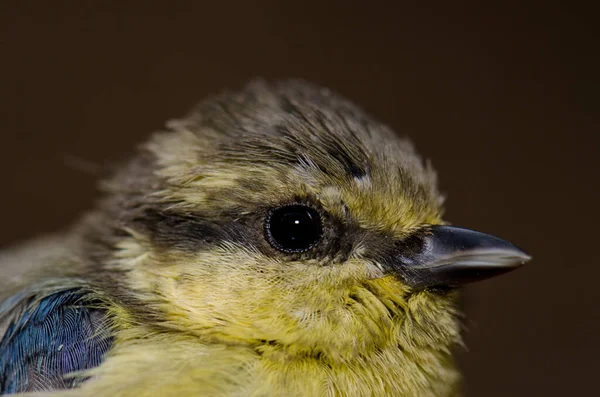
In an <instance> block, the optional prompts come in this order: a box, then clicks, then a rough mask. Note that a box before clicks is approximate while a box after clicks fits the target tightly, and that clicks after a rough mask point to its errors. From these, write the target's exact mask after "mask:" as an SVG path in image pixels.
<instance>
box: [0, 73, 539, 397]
mask: <svg viewBox="0 0 600 397" xmlns="http://www.w3.org/2000/svg"><path fill="white" fill-rule="evenodd" d="M102 189H103V191H104V195H103V198H102V199H101V200H100V201H99V202H98V204H97V206H96V207H95V209H93V210H92V211H91V212H89V213H87V214H85V215H84V216H83V217H82V218H81V219H80V220H79V221H78V222H77V223H76V224H75V225H74V226H73V227H72V228H70V229H69V231H68V232H67V233H66V234H64V235H60V236H56V237H52V238H47V239H42V240H40V241H37V242H33V243H29V244H26V245H24V246H22V247H21V248H15V249H13V250H11V251H9V252H5V253H3V254H2V256H0V263H1V268H0V269H2V270H1V271H2V275H3V277H2V284H1V285H0V291H1V292H0V302H3V303H1V306H0V394H13V393H27V392H33V393H36V394H35V395H36V396H60V397H66V396H83V397H92V396H93V397H102V396H111V397H114V396H140V397H144V396H174V397H188V396H252V397H259V396H261V397H263V396H264V397H268V396H286V397H287V396H290V397H294V396H349V397H350V396H400V397H450V396H452V397H455V396H459V395H460V394H461V392H460V374H459V372H458V370H457V368H456V366H455V363H454V360H453V357H452V350H453V348H454V347H456V346H457V345H460V344H461V337H460V315H459V312H458V310H457V303H456V298H457V287H459V286H461V285H463V284H465V283H469V282H473V281H478V280H482V279H485V278H488V277H491V276H495V275H498V274H501V273H505V272H507V271H510V270H513V269H515V268H517V267H519V266H520V265H521V264H523V263H524V262H526V261H527V260H528V259H529V257H528V256H527V254H525V253H524V252H523V251H521V250H520V249H518V248H516V247H515V246H513V245H512V244H510V243H508V242H506V241H503V240H500V239H498V238H496V237H492V236H490V235H487V234H483V233H479V232H476V231H472V230H467V229H462V228H459V227H454V226H449V225H448V224H446V223H444V222H443V221H442V218H441V215H442V201H443V200H442V197H441V196H440V194H439V193H438V190H437V188H436V176H435V173H434V171H433V170H432V169H431V167H430V166H429V165H424V164H423V161H422V160H421V158H420V157H419V156H418V154H417V153H416V152H415V150H414V149H413V146H412V145H411V144H410V143H409V142H408V141H406V140H404V139H401V138H399V137H398V136H397V135H396V134H395V133H394V132H393V131H392V130H391V129H389V128H388V127H386V126H385V125H383V124H381V123H379V122H377V121H375V120H373V119H372V118H371V117H369V116H368V115H367V114H365V113H364V112H363V111H362V110H361V109H360V108H358V107H356V106H355V105H353V104H352V103H350V102H348V101H347V100H346V99H344V98H342V97H340V96H338V95H336V94H334V93H332V92H331V91H329V90H327V89H324V88H321V87H316V86H313V85H310V84H307V83H304V82H298V81H286V82H279V83H272V84H271V83H266V82H263V81H256V82H254V83H251V84H249V85H247V86H246V87H245V88H243V89H242V90H240V91H237V92H228V93H224V94H222V95H219V96H217V97H215V98H212V99H210V100H208V101H205V102H202V103H200V104H199V105H198V106H197V107H196V108H195V109H193V110H192V111H191V112H190V113H189V114H188V115H187V116H186V117H184V118H182V119H180V120H175V121H171V122H169V123H168V124H167V129H166V131H164V132H160V133H157V134H155V135H154V136H153V137H152V138H151V139H150V140H149V141H148V142H147V143H146V144H144V145H143V146H142V147H141V148H140V150H139V151H138V153H137V155H136V156H135V157H134V158H133V159H132V160H131V161H130V162H129V163H128V165H127V166H126V167H125V168H124V169H122V170H121V171H120V172H118V173H117V174H116V175H115V176H114V177H113V178H112V179H110V180H109V181H107V182H105V183H104V184H103V185H102ZM37 393H40V394H37Z"/></svg>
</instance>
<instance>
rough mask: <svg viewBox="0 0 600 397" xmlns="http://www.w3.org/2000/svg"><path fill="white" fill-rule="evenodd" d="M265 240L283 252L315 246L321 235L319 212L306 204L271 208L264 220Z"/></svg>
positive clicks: (300, 250) (299, 250)
mask: <svg viewBox="0 0 600 397" xmlns="http://www.w3.org/2000/svg"><path fill="white" fill-rule="evenodd" d="M265 233H266V235H267V240H268V241H269V243H271V245H272V246H273V247H275V248H276V249H278V250H280V251H283V252H302V251H307V250H309V249H311V248H312V247H314V246H315V244H317V243H318V242H319V240H320V239H321V236H322V235H323V225H322V223H321V216H320V215H319V213H318V212H317V211H316V210H315V209H313V208H311V207H308V206H306V205H302V204H292V205H286V206H284V207H280V208H277V209H275V210H272V211H271V212H270V213H269V215H268V216H267V220H266V222H265Z"/></svg>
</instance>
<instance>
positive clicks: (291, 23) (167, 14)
mask: <svg viewBox="0 0 600 397" xmlns="http://www.w3.org/2000/svg"><path fill="white" fill-rule="evenodd" d="M125 3H126V4H125ZM390 3H391V2H390ZM566 4H567V3H566V2H563V4H560V5H558V4H557V5H554V4H552V3H551V2H548V1H546V2H540V4H539V5H535V3H534V2H515V3H514V4H511V3H510V2H503V3H502V4H499V5H491V4H490V3H489V2H486V3H485V4H483V5H482V4H480V3H474V4H471V5H466V4H465V5H460V4H458V3H456V2H439V4H435V5H430V6H425V5H423V6H420V5H416V2H410V3H409V2H395V3H394V4H393V5H390V4H383V3H380V4H377V3H375V2H373V3H370V4H368V5H367V3H366V2H365V3H364V4H363V5H351V4H350V2H341V1H340V2H314V3H313V4H311V3H310V2H306V1H303V2H276V1H271V2H270V1H253V2H237V3H230V4H228V3H226V2H201V1H194V2H191V1H190V2H186V1H171V2H167V1H138V2H136V1H128V2H117V1H83V0H79V1H70V2H67V1H54V2H37V3H34V2H27V1H24V2H17V1H2V2H1V3H0V131H1V136H2V140H1V142H2V143H1V146H0V147H1V153H2V155H1V156H0V173H1V179H2V188H1V194H0V208H2V209H3V215H2V227H1V228H0V246H8V245H10V244H12V243H15V242H17V241H20V240H23V239H27V238H30V237H32V236H35V235H38V234H41V233H46V232H51V231H55V230H60V229H61V228H64V227H65V226H67V225H68V224H69V223H71V222H72V221H74V220H75V219H76V217H77V215H78V214H80V213H81V212H82V211H84V210H86V209H87V208H90V206H91V205H92V204H93V201H94V199H95V197H97V191H96V190H95V186H96V179H97V177H98V175H102V174H103V172H102V170H103V169H105V168H106V167H107V166H110V165H112V164H115V163H116V162H118V161H120V160H122V159H124V158H126V157H127V156H128V155H129V154H130V153H132V149H133V147H134V146H135V144H137V143H139V142H140V141H142V140H144V139H145V138H146V137H147V136H148V134H149V133H151V132H152V131H156V130H159V129H161V128H163V125H164V121H165V120H167V119H169V118H173V117H178V116H181V115H183V114H184V113H185V112H186V111H187V110H188V109H189V108H190V107H191V106H192V105H193V104H194V103H195V102H196V101H198V100H199V99H202V98H203V97H206V96H207V95H209V94H211V93H215V92H218V91H219V90H221V89H223V88H237V87H239V86H240V85H242V84H243V83H244V82H245V81H247V80H248V79H250V78H252V77H255V76H263V77H266V78H283V77H289V76H293V77H301V78H305V79H308V80H311V81H314V82H317V83H321V84H324V85H327V86H329V87H331V88H332V89H334V90H336V91H338V92H340V93H342V94H344V95H345V96H347V97H348V98H350V99H352V100H353V101H355V102H357V103H358V104H360V105H361V106H363V107H364V108H365V109H366V110H367V111H368V112H370V113H371V114H372V115H374V116H376V117H377V118H379V119H381V120H383V121H384V122H385V123H387V124H389V125H391V126H392V127H393V128H394V129H396V130H397V131H398V132H399V133H400V134H402V135H408V136H409V137H410V138H411V139H412V140H413V141H415V142H416V144H417V147H418V149H419V150H420V152H421V153H422V154H423V155H424V156H425V157H427V158H429V159H431V160H432V161H433V164H434V166H435V167H436V168H437V169H438V171H439V174H440V179H441V185H442V189H443V190H444V191H445V192H446V193H447V195H448V200H447V216H446V219H447V220H449V221H450V222H452V223H454V224H457V225H461V226H465V227H470V228H474V229H478V230H481V231H486V232H489V233H493V234H496V235H498V236H501V237H504V238H506V239H509V240H510V241H513V242H514V243H516V244H517V245H520V246H521V247H523V248H525V249H526V250H527V251H529V252H530V253H531V254H532V255H533V257H534V260H533V262H531V263H530V264H529V265H527V266H526V267H525V268H523V269H521V270H519V271H516V272H514V273H511V274H508V275H506V276H502V277H500V278H497V279H493V280H489V281H486V282H482V283H480V284H477V285H473V286H469V287H468V288H467V289H466V291H465V308H466V311H467V315H468V320H467V328H468V330H467V333H466V335H465V336H466V342H467V346H468V350H469V351H468V352H465V353H462V354H461V363H462V366H463V368H464V371H465V374H466V376H467V390H468V393H469V396H485V397H495V396H498V397H499V396H542V395H543V396H567V395H569V396H575V395H589V394H590V393H591V392H592V390H596V389H597V386H596V385H597V379H596V378H597V376H598V375H597V374H598V370H599V368H600V366H599V360H598V357H599V356H600V309H599V303H598V302H599V299H600V292H599V289H598V279H599V277H600V261H599V259H598V255H597V254H595V251H594V249H595V248H594V247H595V244H598V242H597V241H596V239H597V237H598V232H597V230H598V227H597V224H598V221H599V219H598V218H599V217H598V202H599V199H600V194H599V193H600V192H599V191H600V185H599V183H598V172H599V171H600V167H599V166H600V160H599V155H600V152H599V145H598V144H599V141H600V138H599V135H600V131H599V127H600V123H599V119H598V114H599V112H598V105H599V101H598V91H599V89H600V84H599V82H598V81H597V80H596V81H593V79H596V78H597V74H598V70H599V68H598V66H599V65H598V62H597V61H598V59H597V58H598V39H599V37H598V36H597V35H595V34H594V32H593V31H592V28H593V25H594V24H597V21H593V19H592V16H593V15H594V14H593V13H592V12H591V10H584V9H580V8H579V9H578V8H577V6H576V5H574V4H573V5H568V6H567V5H566ZM569 4H571V3H569Z"/></svg>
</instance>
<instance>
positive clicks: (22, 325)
mask: <svg viewBox="0 0 600 397" xmlns="http://www.w3.org/2000/svg"><path fill="white" fill-rule="evenodd" d="M102 307H103V305H102V304H101V302H100V301H99V300H98V298H95V297H94V295H92V294H91V293H89V292H86V291H85V290H83V289H81V288H74V289H67V290H62V291H55V292H53V293H50V294H48V295H45V296H44V297H42V298H39V297H37V296H31V295H29V294H17V295H15V296H13V297H11V298H9V299H8V300H6V301H5V302H4V303H2V304H0V338H1V339H0V394H12V393H19V392H27V391H48V390H56V389H65V388H72V387H75V386H77V385H79V384H80V383H81V382H83V381H84V380H85V378H83V377H81V376H78V377H75V376H72V375H71V376H68V375H69V374H72V373H73V372H76V371H82V370H86V369H90V368H93V367H95V366H98V365H99V364H100V363H101V362H102V361H103V358H104V355H105V354H106V352H107V351H108V350H109V349H110V347H111V345H112V336H111V334H110V331H109V328H108V326H107V324H106V319H107V314H106V310H105V309H103V308H102ZM2 323H4V324H2ZM2 328H4V329H5V332H4V335H3V336H2Z"/></svg>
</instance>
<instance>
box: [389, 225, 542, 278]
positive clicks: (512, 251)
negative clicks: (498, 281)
mask: <svg viewBox="0 0 600 397" xmlns="http://www.w3.org/2000/svg"><path fill="white" fill-rule="evenodd" d="M395 259H396V260H395V261H394V262H395V263H396V265H395V266H394V268H395V269H396V270H398V271H400V272H401V273H402V275H403V277H404V279H405V281H406V282H407V283H408V284H409V285H410V286H412V287H415V288H423V287H431V286H458V285H462V284H466V283H471V282H474V281H479V280H484V279H486V278H490V277H494V276H497V275H500V274H503V273H506V272H509V271H511V270H514V269H517V268H519V267H521V266H522V265H523V264H524V263H525V262H527V261H529V260H530V259H531V257H530V256H529V255H528V254H527V253H525V252H524V251H523V250H521V249H519V248H517V247H515V246H514V245H513V244H511V243H509V242H508V241H504V240H502V239H499V238H497V237H494V236H491V235H489V234H484V233H480V232H476V231H474V230H469V229H463V228H459V227H454V226H439V225H436V226H431V227H429V228H428V229H427V231H426V233H425V234H424V235H423V236H422V237H421V238H420V239H419V244H418V248H416V249H415V245H414V244H413V245H412V248H411V249H408V250H405V251H404V252H403V250H400V252H398V254H397V256H396V258H395Z"/></svg>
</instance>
